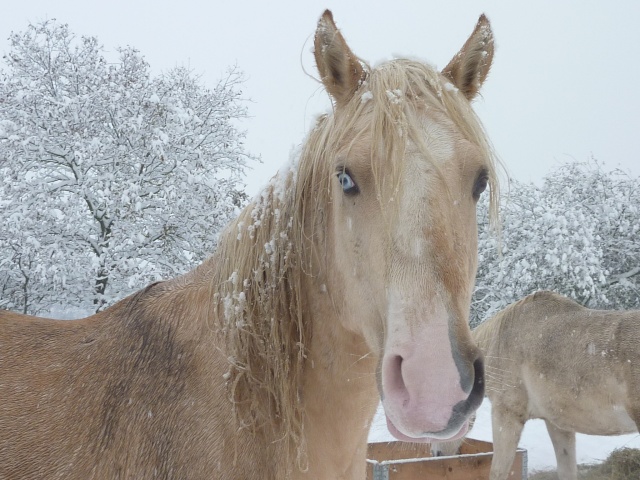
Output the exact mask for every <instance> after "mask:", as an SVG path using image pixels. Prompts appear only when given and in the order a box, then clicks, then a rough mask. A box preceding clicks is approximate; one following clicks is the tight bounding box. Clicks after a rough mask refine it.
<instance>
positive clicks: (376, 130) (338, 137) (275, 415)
mask: <svg viewBox="0 0 640 480" xmlns="http://www.w3.org/2000/svg"><path fill="white" fill-rule="evenodd" d="M362 64H363V65H364V66H365V72H366V74H365V78H364V79H363V80H362V82H361V85H360V87H359V89H358V91H357V92H356V94H355V95H354V96H353V98H352V99H351V100H350V102H349V103H348V104H347V105H345V107H344V108H341V109H340V110H338V111H337V112H336V113H334V114H327V115H324V116H322V117H320V118H319V119H318V121H317V124H316V126H315V128H314V129H313V130H312V131H311V133H310V134H309V136H308V138H307V140H306V142H305V144H304V145H303V146H302V149H301V151H300V155H299V158H298V159H297V160H294V163H293V165H292V167H291V168H289V169H286V170H284V171H281V172H280V173H279V174H278V175H277V176H276V177H274V179H272V181H271V183H270V184H269V185H268V186H267V187H266V188H265V190H264V191H263V192H262V193H261V194H259V195H258V196H257V198H255V199H254V200H253V202H252V203H251V204H250V205H249V206H247V207H246V208H245V209H244V211H243V212H242V213H241V215H240V216H239V217H238V219H237V220H236V221H235V222H233V223H232V224H231V225H230V226H229V227H228V228H227V229H226V231H225V233H224V234H223V235H222V236H221V239H220V243H219V246H218V249H217V251H216V253H215V255H214V257H213V258H212V261H215V262H216V264H217V265H216V269H214V270H215V275H214V278H213V280H212V282H213V283H212V285H211V286H212V288H213V289H214V291H215V292H216V293H215V298H216V305H217V306H216V308H217V312H216V313H217V315H216V316H217V319H218V322H219V324H218V327H217V328H218V329H219V332H220V335H221V336H222V337H223V341H224V343H223V344H224V346H225V351H224V354H225V355H226V356H227V358H228V362H229V371H228V373H227V374H226V376H225V378H226V381H227V385H228V392H229V396H230V399H231V400H232V402H233V404H234V410H235V415H236V419H237V421H238V424H239V427H240V428H251V429H260V428H274V429H276V432H277V434H278V436H279V438H281V439H282V441H283V442H286V443H287V445H286V451H287V452H289V453H293V452H294V451H295V452H296V455H297V460H298V465H299V466H302V467H303V466H304V464H305V461H306V459H305V445H304V443H303V438H304V437H303V435H302V433H303V428H304V426H303V412H302V411H301V409H302V407H301V401H300V400H301V399H300V388H301V383H302V375H303V372H304V368H305V348H306V345H308V344H309V342H310V338H311V336H312V335H313V332H312V331H311V329H310V325H308V324H307V323H306V322H305V321H304V313H305V312H304V311H303V301H302V300H303V299H301V288H300V287H301V279H302V276H303V275H307V274H310V275H315V274H316V273H318V271H317V270H318V268H322V263H321V262H322V260H321V259H323V258H325V256H324V255H323V251H322V250H323V248H324V242H323V238H324V232H323V228H324V226H325V218H326V216H327V215H328V211H327V210H328V205H329V204H330V202H331V184H330V182H331V181H332V179H333V176H334V175H335V165H334V158H335V157H336V154H337V151H338V150H340V149H342V150H344V149H347V151H348V150H349V149H350V148H351V146H352V145H353V144H354V143H355V142H356V141H359V140H360V141H361V140H362V138H365V137H363V134H366V135H367V136H366V138H370V139H371V143H372V144H371V146H370V150H371V168H372V172H373V175H374V177H375V180H376V185H377V190H378V200H379V202H380V206H381V211H382V212H384V213H385V215H392V214H393V213H392V212H394V211H395V207H394V205H397V204H398V203H399V202H394V199H395V198H396V197H397V195H398V194H399V193H400V192H399V191H398V190H399V186H400V179H401V178H402V175H401V174H402V168H403V163H404V162H403V159H404V156H405V148H406V144H407V141H408V140H411V141H413V143H415V144H416V146H417V148H419V149H421V150H422V153H423V154H424V155H425V156H426V158H429V155H428V151H427V147H426V146H425V145H424V142H422V141H421V139H420V134H419V129H418V126H417V125H416V121H417V119H418V113H419V112H421V111H424V109H435V110H436V111H437V112H441V113H442V114H444V115H446V116H447V117H448V118H450V119H451V121H452V122H453V123H454V124H455V125H456V126H457V128H458V129H459V130H460V132H461V133H462V135H463V136H464V137H465V138H466V139H467V140H468V141H469V142H471V143H472V144H474V145H476V146H477V147H478V148H479V149H480V152H481V153H482V155H484V156H485V157H486V159H487V165H489V172H488V174H489V182H490V185H491V193H490V195H491V197H490V205H491V207H490V212H491V218H492V219H495V218H496V217H497V215H496V212H497V204H498V182H497V180H496V172H495V156H494V154H493V150H492V148H491V146H490V144H489V142H488V140H487V138H486V135H485V132H484V129H483V127H482V125H481V123H480V121H479V120H478V118H477V117H476V115H475V113H474V112H473V111H472V109H471V106H470V104H469V102H468V100H467V99H466V98H465V97H464V95H463V94H462V93H461V92H459V91H458V90H457V89H456V88H455V87H453V85H452V84H451V83H449V81H448V80H446V79H445V77H444V76H443V75H442V74H440V73H439V72H438V71H436V70H435V69H433V68H432V67H430V66H428V65H425V64H422V63H419V62H416V61H411V60H394V61H392V62H389V63H385V64H383V65H381V66H379V67H376V68H374V69H372V68H369V67H368V66H366V64H364V62H362ZM363 121H366V122H367V123H366V124H364V125H363V123H362V122H363ZM363 127H364V128H363ZM379 159H384V162H382V161H380V160H379ZM390 212H391V213H390Z"/></svg>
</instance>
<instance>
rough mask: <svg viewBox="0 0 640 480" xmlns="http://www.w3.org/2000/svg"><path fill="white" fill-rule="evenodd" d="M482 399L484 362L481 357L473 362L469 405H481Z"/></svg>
mask: <svg viewBox="0 0 640 480" xmlns="http://www.w3.org/2000/svg"><path fill="white" fill-rule="evenodd" d="M483 398H484V360H483V359H482V357H479V358H477V359H476V360H475V361H474V362H473V388H472V389H471V393H470V394H469V400H470V403H473V404H475V403H476V402H477V406H479V405H480V404H481V403H482V400H483Z"/></svg>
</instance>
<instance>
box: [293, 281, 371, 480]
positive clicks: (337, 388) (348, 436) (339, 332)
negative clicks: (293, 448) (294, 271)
mask: <svg viewBox="0 0 640 480" xmlns="http://www.w3.org/2000/svg"><path fill="white" fill-rule="evenodd" d="M309 283H313V282H312V281H311V280H310V281H309ZM307 291H311V292H312V294H311V298H309V304H308V305H309V307H310V308H309V312H310V314H309V315H310V318H308V319H307V320H310V321H312V322H313V328H312V335H311V336H312V338H311V343H310V345H309V347H308V353H307V360H306V366H305V376H304V383H303V401H304V403H305V407H304V410H305V435H306V437H307V442H308V452H309V461H310V462H309V463H310V465H324V466H325V468H326V466H327V462H326V461H323V460H326V459H328V458H330V457H331V458H334V459H336V458H341V461H342V464H341V465H335V467H336V469H337V470H336V472H335V474H336V475H344V474H345V472H348V471H351V468H352V467H353V468H356V469H358V468H360V467H359V465H360V463H361V464H362V465H363V466H364V464H365V462H364V459H363V458H361V457H362V456H363V455H364V450H365V449H366V442H367V436H368V431H369V425H370V423H371V420H372V419H373V415H374V413H375V409H376V406H377V404H378V393H377V387H376V380H375V369H376V365H377V359H376V358H374V357H373V355H371V354H370V351H369V349H368V347H367V346H366V342H365V341H364V338H362V336H360V335H357V334H355V333H353V332H350V331H348V330H346V329H345V328H344V327H342V325H341V324H340V322H339V313H338V314H337V312H336V309H335V306H334V305H335V304H334V301H335V300H336V299H335V298H334V299H332V298H331V296H330V295H331V294H330V292H329V293H327V292H326V291H325V289H323V288H314V286H310V287H309V288H308V289H307ZM337 316H338V318H336V317H337ZM336 449H337V450H339V451H334V450H336ZM344 452H356V456H355V458H346V457H345V453H344ZM352 461H353V462H355V465H352ZM363 468H364V467H363ZM358 471H359V470H358ZM310 473H311V472H310ZM315 473H317V475H318V476H317V478H328V477H326V474H327V472H326V471H325V472H315ZM321 473H322V474H321ZM362 474H363V475H364V472H363V473H362ZM311 477H314V474H311V475H310V477H309V478H311ZM334 478H335V477H334ZM349 478H350V477H349Z"/></svg>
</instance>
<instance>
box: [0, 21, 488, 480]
mask: <svg viewBox="0 0 640 480" xmlns="http://www.w3.org/2000/svg"><path fill="white" fill-rule="evenodd" d="M492 44H493V43H492V35H491V30H490V28H489V25H488V22H487V21H486V19H485V18H484V17H482V18H481V20H480V21H479V23H478V26H477V27H476V29H475V30H474V33H473V34H472V35H471V37H470V38H469V40H468V41H467V43H466V44H465V45H464V47H463V48H462V50H461V51H460V52H459V53H458V54H457V55H456V56H455V57H454V59H453V60H452V62H451V63H450V64H449V65H448V66H447V67H446V68H445V69H444V71H443V73H439V72H437V71H435V70H433V69H432V68H431V67H429V66H426V65H423V64H420V63H418V62H412V61H408V60H398V61H394V62H390V63H388V64H384V65H382V66H380V67H377V68H375V69H371V68H369V67H368V66H367V65H366V64H364V63H363V62H361V61H360V60H359V59H357V57H355V56H354V55H353V54H352V53H351V51H350V50H349V48H348V47H347V45H346V43H345V42H344V39H343V37H342V35H341V34H340V33H339V31H338V30H337V29H336V27H335V24H334V22H333V19H332V17H331V14H330V12H326V13H325V14H324V15H323V17H322V18H321V19H320V22H319V24H318V30H317V32H316V39H315V55H316V63H317V65H318V68H319V71H320V74H321V77H322V81H323V83H324V85H325V88H326V89H327V91H328V93H329V94H330V95H331V97H332V98H333V100H334V102H335V108H334V112H333V113H332V114H331V115H327V116H325V117H322V118H321V119H320V120H319V121H318V124H317V125H316V127H315V129H314V130H313V131H312V132H311V134H310V136H309V138H308V139H307V142H306V143H305V145H304V146H303V147H302V150H301V152H300V157H299V159H298V160H297V163H295V164H294V165H293V166H292V167H291V168H290V169H289V170H286V171H282V172H280V173H279V175H278V176H277V177H275V178H274V180H273V181H272V183H271V184H270V185H269V186H268V187H267V188H266V189H265V190H264V191H263V192H262V194H261V195H259V196H258V198H256V199H255V200H254V201H253V202H252V203H251V204H250V205H249V206H248V207H247V208H246V209H245V210H244V211H243V212H242V213H241V215H240V217H239V218H238V219H237V220H236V221H235V222H234V223H232V224H231V225H230V226H229V227H228V228H227V229H226V231H225V233H224V234H223V235H222V236H221V238H220V241H219V246H218V248H217V250H216V252H215V253H214V254H213V256H212V257H211V258H210V259H208V260H207V261H206V262H204V263H203V264H202V265H201V266H200V267H198V268H197V269H196V270H194V271H193V272H190V273H188V274H186V275H184V276H182V277H179V278H176V279H173V280H170V281H166V282H161V283H156V284H153V285H150V286H149V287H147V288H146V289H144V290H142V291H140V292H138V293H136V294H134V295H132V296H130V297H128V298H126V299H124V300H122V301H120V302H119V303H117V304H116V305H114V306H112V307H111V308H109V309H107V310H105V311H103V312H101V313H98V314H96V315H94V316H92V317H89V318H85V319H81V320H75V321H65V322H61V321H52V320H47V319H40V318H35V317H28V316H23V315H19V314H14V313H9V312H0V478H12V479H13V478H25V479H26V478H28V479H38V478H46V479H53V478H65V479H82V480H86V479H92V478H110V479H111V478H123V479H124V478H131V479H134V478H135V479H147V478H165V479H168V478H184V479H192V480H196V479H204V478H207V479H209V478H219V479H238V478H247V479H252V478H260V479H263V478H272V479H276V478H277V479H284V478H310V479H311V478H313V479H320V478H327V479H337V478H364V469H365V452H366V445H367V435H368V430H369V425H370V422H371V419H372V417H373V414H374V411H375V408H376V405H377V403H378V398H379V397H378V394H380V396H381V397H382V401H383V405H384V407H385V412H386V414H387V417H388V424H389V428H390V429H391V430H392V432H393V433H394V434H396V435H397V436H398V437H399V438H404V439H415V440H423V441H425V440H428V438H429V437H434V438H449V437H452V436H453V437H455V436H460V435H463V434H464V433H465V431H466V419H467V417H468V416H469V415H470V414H471V413H472V412H473V411H474V410H475V408H477V405H478V404H479V403H480V401H481V399H482V396H483V374H482V358H481V355H480V353H479V351H478V349H477V348H476V347H475V346H474V344H473V342H472V341H471V338H470V332H469V329H468V326H467V321H468V310H469V302H470V298H471V292H472V289H473V280H474V276H475V270H476V255H477V245H476V236H477V234H476V223H475V204H476V201H477V198H478V196H479V195H480V194H481V193H482V190H484V187H485V186H486V183H487V181H489V182H490V183H491V184H492V186H493V187H495V184H494V170H493V163H492V162H493V161H492V158H491V154H490V149H489V148H488V145H487V143H486V140H484V136H483V131H482V129H481V127H480V126H479V123H478V122H477V119H476V118H475V116H474V115H473V113H472V112H471V109H470V106H469V100H470V99H472V98H473V97H474V96H475V95H476V93H477V91H478V89H479V87H480V85H481V84H482V82H483V81H484V79H485V77H486V75H487V72H488V70H489V67H490V63H491V57H492V53H493V50H492ZM492 197H495V190H494V188H492ZM493 200H494V203H493V204H494V206H495V198H493Z"/></svg>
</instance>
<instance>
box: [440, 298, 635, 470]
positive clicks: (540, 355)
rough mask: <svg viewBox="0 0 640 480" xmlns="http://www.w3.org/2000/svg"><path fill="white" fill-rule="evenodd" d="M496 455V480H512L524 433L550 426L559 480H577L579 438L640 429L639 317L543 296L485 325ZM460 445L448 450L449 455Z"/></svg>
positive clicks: (481, 337) (481, 339) (482, 343)
mask: <svg viewBox="0 0 640 480" xmlns="http://www.w3.org/2000/svg"><path fill="white" fill-rule="evenodd" d="M472 335H473V338H474V340H475V341H476V342H477V344H478V346H479V347H480V349H481V350H482V351H483V353H484V354H485V362H486V369H487V376H486V377H487V378H486V380H487V385H486V388H487V396H488V397H489V398H490V399H491V417H492V424H493V443H494V456H493V463H492V465H491V480H506V479H507V478H509V473H510V471H511V466H512V464H513V460H514V457H515V454H516V448H517V445H518V442H519V440H520V434H521V433H522V428H523V427H524V424H525V422H526V421H527V420H529V419H531V418H542V419H544V421H545V423H546V425H547V431H548V432H549V436H550V437H551V442H552V443H553V448H554V450H555V453H556V460H557V464H558V478H559V479H560V480H576V479H577V466H576V442H575V434H576V432H579V433H585V434H587V435H621V434H624V433H633V432H637V431H639V430H640V347H639V345H640V311H614V310H611V311H607V310H590V309H588V308H585V307H583V306H581V305H579V304H578V303H576V302H574V301H573V300H570V299H568V298H566V297H563V296H561V295H558V294H556V293H553V292H538V293H535V294H533V295H529V296H528V297H526V298H524V299H522V300H520V301H519V302H516V303H514V304H512V305H510V306H508V307H507V308H506V309H504V310H502V311H501V312H499V313H498V314H497V315H496V316H494V317H493V318H491V319H490V320H487V321H486V322H484V323H482V324H481V325H480V326H478V327H477V328H476V329H475V330H474V331H473V334H472ZM455 444H456V442H451V443H450V444H449V445H447V444H443V445H442V448H441V449H440V451H441V453H446V454H451V452H452V450H454V449H455V447H456V445H455Z"/></svg>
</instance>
